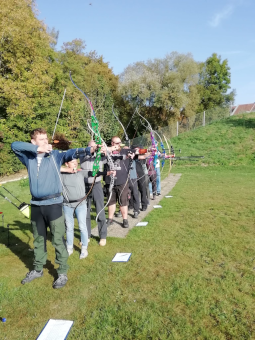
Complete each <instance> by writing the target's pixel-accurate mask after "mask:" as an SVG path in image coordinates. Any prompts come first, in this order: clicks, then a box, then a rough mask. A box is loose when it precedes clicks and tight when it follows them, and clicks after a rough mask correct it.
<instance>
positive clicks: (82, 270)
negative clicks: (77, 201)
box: [0, 114, 255, 340]
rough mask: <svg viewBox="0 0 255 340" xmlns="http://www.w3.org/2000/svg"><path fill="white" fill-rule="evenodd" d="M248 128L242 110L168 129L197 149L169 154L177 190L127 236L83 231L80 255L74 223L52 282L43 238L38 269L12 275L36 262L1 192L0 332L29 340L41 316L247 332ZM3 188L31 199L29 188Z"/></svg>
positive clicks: (116, 325)
mask: <svg viewBox="0 0 255 340" xmlns="http://www.w3.org/2000/svg"><path fill="white" fill-rule="evenodd" d="M254 127H255V114H249V115H248V114H247V115H245V116H240V117H233V118H231V119H226V120H224V121H220V122H217V123H215V124H212V125H210V126H207V127H205V128H200V129H197V130H195V131H192V132H189V133H185V134H183V135H180V136H179V137H177V138H174V139H173V140H172V143H173V144H174V146H175V148H176V150H177V149H179V148H181V150H182V151H181V155H190V154H193V155H202V154H204V155H205V159H203V160H199V161H197V162H188V161H185V162H182V163H181V162H180V161H179V162H176V165H175V166H174V167H173V172H176V173H177V172H178V173H182V177H181V179H180V180H179V182H178V183H177V185H176V187H175V188H174V189H173V190H172V191H171V195H173V196H174V197H173V198H169V199H166V198H163V199H162V201H161V205H162V207H163V209H155V210H154V211H152V212H151V213H150V214H149V215H148V216H147V217H146V221H148V222H149V224H148V225H147V226H146V227H139V228H138V227H137V228H134V229H132V230H131V231H130V233H129V235H128V237H127V238H126V239H116V238H108V241H107V245H106V247H104V248H101V247H99V246H98V244H97V241H96V240H94V239H92V240H91V242H90V244H89V248H88V251H89V256H88V258H87V259H84V260H79V251H78V250H79V247H78V243H79V232H78V229H76V230H75V245H76V247H75V249H76V250H77V251H75V252H74V254H73V255H72V256H71V257H70V259H69V265H70V271H69V272H68V279H69V281H68V284H67V286H66V287H65V288H63V289H61V290H53V289H52V287H51V284H52V282H53V276H54V275H55V270H54V249H53V247H52V246H51V244H50V242H49V243H48V253H49V256H48V262H47V265H46V268H45V270H44V276H43V277H42V278H41V279H38V280H35V281H33V282H31V283H30V284H27V285H24V286H22V285H21V284H20V281H21V280H22V279H23V278H24V275H25V274H26V272H27V271H28V270H29V269H31V266H32V262H33V253H32V252H31V251H30V249H31V248H32V247H33V237H32V234H31V228H30V224H29V223H28V220H27V219H25V217H23V216H22V215H21V214H20V213H19V212H18V210H15V208H14V207H12V206H11V205H10V204H9V203H7V202H5V201H3V199H2V198H0V211H3V212H4V215H5V229H4V230H3V228H2V227H0V259H1V261H0V317H5V318H7V322H6V323H0V339H1V340H2V339H8V340H15V339H36V337H37V336H38V335H39V333H40V331H41V329H42V328H43V326H44V325H45V323H46V322H47V320H48V319H50V318H53V319H54V318H55V319H67V320H74V326H73V328H72V330H71V332H70V334H69V337H68V339H92V340H93V339H254V338H255V314H254V310H255V309H254V302H255V246H254V244H255V230H254V227H255V211H254V203H255V199H254V194H255V190H254V188H255V175H254V155H255V133H254ZM177 156H179V154H178V153H177ZM165 167H166V168H165V169H164V173H167V172H168V169H167V167H168V164H167V165H166V166H165ZM6 187H7V188H8V189H9V190H12V191H13V192H14V193H15V195H17V196H18V197H20V198H22V200H25V201H27V202H28V200H29V192H28V187H26V186H22V183H20V182H15V183H8V184H6ZM2 191H3V190H2ZM6 223H9V224H10V243H11V246H10V247H9V248H8V247H6V244H7V232H6ZM116 252H132V256H131V259H130V261H129V262H127V263H112V262H111V260H112V258H113V256H114V255H115V253H116Z"/></svg>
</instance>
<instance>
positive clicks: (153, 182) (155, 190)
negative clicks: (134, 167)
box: [149, 174, 157, 195]
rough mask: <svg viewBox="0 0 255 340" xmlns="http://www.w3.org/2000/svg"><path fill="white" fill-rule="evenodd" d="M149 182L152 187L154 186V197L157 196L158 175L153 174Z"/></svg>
mask: <svg viewBox="0 0 255 340" xmlns="http://www.w3.org/2000/svg"><path fill="white" fill-rule="evenodd" d="M149 180H150V182H151V185H152V193H153V195H156V193H157V175H156V174H151V175H150V176H149Z"/></svg>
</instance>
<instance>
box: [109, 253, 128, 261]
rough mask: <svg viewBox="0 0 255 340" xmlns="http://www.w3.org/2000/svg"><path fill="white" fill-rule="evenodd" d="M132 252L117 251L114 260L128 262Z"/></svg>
mask: <svg viewBox="0 0 255 340" xmlns="http://www.w3.org/2000/svg"><path fill="white" fill-rule="evenodd" d="M131 255H132V253H116V255H115V256H114V258H113V259H112V262H128V261H129V259H130V257H131Z"/></svg>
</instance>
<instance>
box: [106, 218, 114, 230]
mask: <svg viewBox="0 0 255 340" xmlns="http://www.w3.org/2000/svg"><path fill="white" fill-rule="evenodd" d="M112 224H113V220H110V219H109V218H108V220H107V221H106V225H107V228H108V227H109V226H110V225H112Z"/></svg>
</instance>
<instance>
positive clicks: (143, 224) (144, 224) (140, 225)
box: [136, 222, 148, 227]
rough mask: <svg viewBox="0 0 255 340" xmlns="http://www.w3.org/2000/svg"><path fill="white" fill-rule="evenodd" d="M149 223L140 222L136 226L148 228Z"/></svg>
mask: <svg viewBox="0 0 255 340" xmlns="http://www.w3.org/2000/svg"><path fill="white" fill-rule="evenodd" d="M147 224H148V222H139V223H137V224H136V227H146V226H147Z"/></svg>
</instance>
